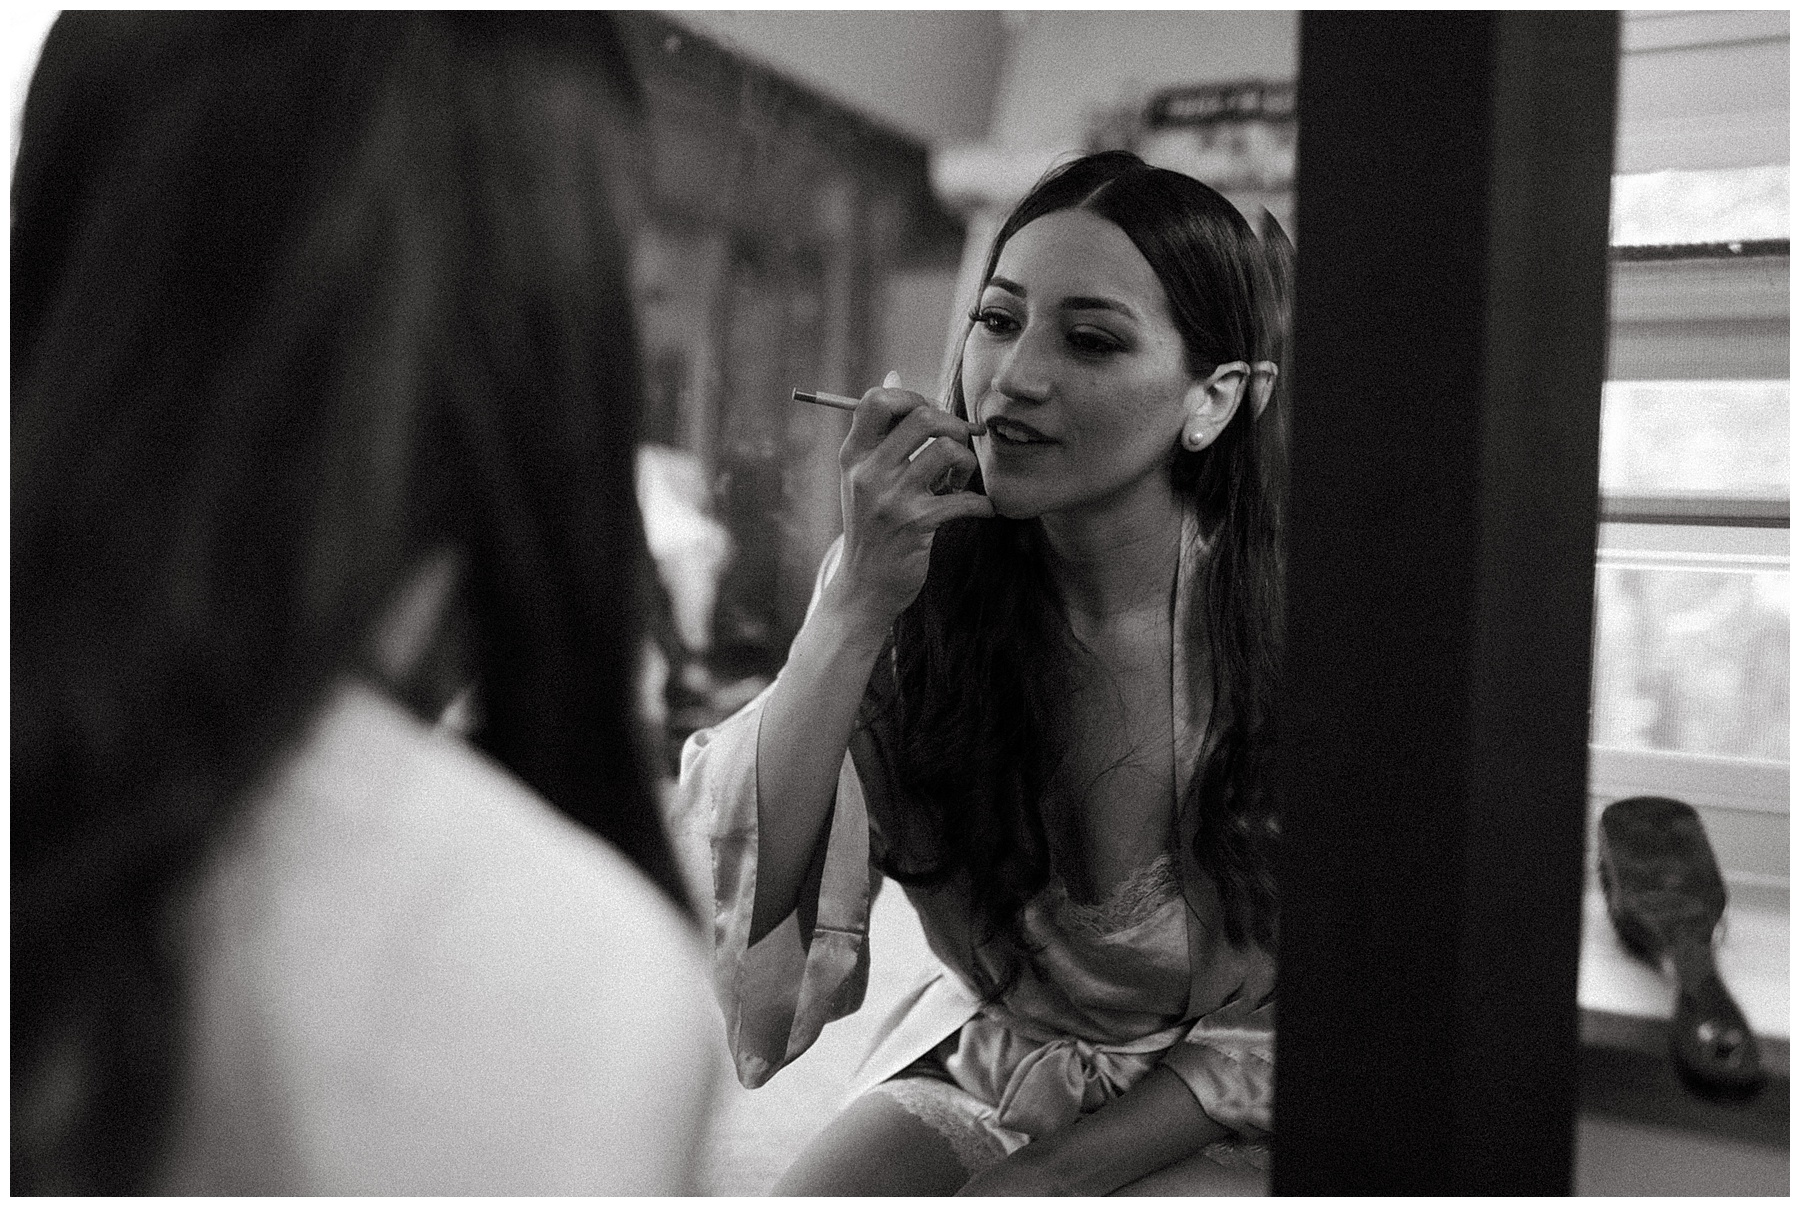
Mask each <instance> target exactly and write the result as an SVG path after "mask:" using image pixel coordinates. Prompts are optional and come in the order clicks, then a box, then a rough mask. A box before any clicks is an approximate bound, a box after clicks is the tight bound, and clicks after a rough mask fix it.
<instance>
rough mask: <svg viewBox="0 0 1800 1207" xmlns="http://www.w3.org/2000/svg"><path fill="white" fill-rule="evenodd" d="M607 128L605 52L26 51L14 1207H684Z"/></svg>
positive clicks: (372, 43)
mask: <svg viewBox="0 0 1800 1207" xmlns="http://www.w3.org/2000/svg"><path fill="white" fill-rule="evenodd" d="M636 104H637V102H636V98H635V92H634V89H633V86H632V84H631V83H630V78H629V73H628V65H627V62H626V58H625V55H624V52H623V49H622V46H621V44H620V42H619V39H618V36H617V33H616V31H615V29H614V28H613V26H612V24H611V22H610V19H609V18H607V17H606V16H604V15H596V14H573V13H571V14H558V15H554V16H545V15H532V16H527V15H523V14H509V15H498V16H496V15H491V14H490V15H476V14H455V15H433V14H416V13H378V14H327V13H305V14H294V13H289V14H277V13H256V14H227V13H202V14H173V13H162V14H149V15H132V14H124V13H110V14H75V15H68V16H65V17H63V18H62V19H61V20H59V22H58V23H57V25H56V26H55V28H54V29H53V30H52V32H51V34H50V36H49V39H48V41H47V43H46V45H45V48H44V52H43V56H42V59H41V61H40V64H39V67H38V71H37V74H36V76H35V78H34V80H33V83H32V88H31V92H30V94H29V96H28V99H27V103H26V110H25V119H24V127H23V132H22V138H21V149H20V154H19V159H18V163H17V170H16V173H15V177H14V185H13V232H12V249H13V311H12V315H13V318H12V324H13V325H12V339H13V343H12V350H13V361H12V364H13V377H12V385H13V428H12V437H13V564H12V570H13V630H12V640H13V664H12V666H13V696H12V743H13V745H12V756H13V762H12V810H13V812H12V1004H13V1014H12V1176H13V1181H12V1189H13V1191H14V1192H15V1193H118V1192H159V1193H199V1194H212V1193H231V1194H267V1193H340V1194H341V1193H468V1192H481V1193H512V1194H520V1193H563V1194H571V1193H601V1194H604V1193H691V1192H692V1191H693V1190H694V1185H693V1182H692V1176H693V1175H692V1164H693V1160H692V1154H693V1151H694V1148H695V1145H696V1142H697V1139H698V1135H697V1133H698V1131H699V1129H701V1128H702V1127H703V1126H704V1123H705V1120H706V1116H707V1113H708V1110H709V1108H710V1104H711V1098H712V1093H713V1089H714V1085H715V1080H716V1079H715V1066H716V1063H717V1061H716V1058H715V1057H714V1056H713V1055H712V1049H711V1043H710V1042H709V1038H710V1030H711V1027H712V1026H714V1025H716V1023H714V1022H713V1021H712V1020H713V1019H714V1018H715V1017H716V1016H715V1015H713V1013H712V1010H713V1008H712V1006H711V1004H710V1001H709V993H708V990H707V988H706V982H705V971H704V957H703V954H702V949H701V947H700V942H701V940H700V937H699V933H698V931H697V929H696V927H695V924H694V919H693V916H692V913H691V907H690V905H689V904H688V902H687V900H686V898H685V894H684V891H683V889H682V886H681V883H680V880H679V875H678V872H677V868H676V863H675V861H674V859H673V858H672V856H671V853H670V849H669V844H668V841H667V838H666V837H665V834H664V832H663V830H662V828H661V824H660V821H659V818H658V813H657V810H656V808H655V806H654V802H653V799H652V784H653V781H652V778H651V775H650V772H649V769H648V764H647V760H646V757H645V753H644V751H643V749H642V747H643V745H644V739H643V735H641V734H639V733H638V732H637V729H638V721H637V719H636V718H635V717H634V715H633V701H634V692H633V686H632V685H633V676H634V671H635V667H636V665H637V658H638V653H639V636H640V631H641V626H640V617H639V612H640V608H641V603H640V600H641V595H640V583H641V581H642V580H641V571H642V568H643V567H644V566H646V565H647V564H648V557H647V554H646V552H645V549H644V543H643V542H644V538H643V534H642V530H641V526H640V523H639V518H638V511H637V507H636V504H635V501H634V497H633V487H632V457H633V448H634V444H635V423H636V398H637V385H638V376H637V364H636V359H635V353H634V348H633V340H632V326H631V315H630V312H629V306H628V301H627V293H626V279H625V255H624V246H623V238H622V235H621V233H620V230H619V227H618V225H617V224H616V222H615V220H614V210H615V208H616V206H615V202H616V197H617V194H616V190H617V189H618V187H619V183H620V177H621V168H622V167H623V166H624V161H625V160H626V159H628V158H629V155H628V151H629V148H630V146H631V144H632V135H631V134H630V126H631V122H632V121H633V119H634V117H635V108H636ZM469 685H473V698H474V700H475V702H476V703H475V707H474V708H473V710H472V718H473V719H472V720H471V721H470V722H469V724H468V726H467V729H468V732H467V736H466V737H465V736H464V735H463V734H462V733H460V732H459V731H458V728H457V727H456V726H454V725H449V724H440V723H438V721H439V719H440V717H442V716H444V714H445V712H446V709H447V706H448V705H449V704H450V703H451V700H452V697H453V696H455V695H457V694H458V693H459V691H460V689H462V688H464V687H466V686H469ZM452 711H454V710H452ZM464 711H465V712H467V711H470V710H464Z"/></svg>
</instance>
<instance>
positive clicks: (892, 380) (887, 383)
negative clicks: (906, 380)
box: [881, 369, 900, 390]
mask: <svg viewBox="0 0 1800 1207" xmlns="http://www.w3.org/2000/svg"><path fill="white" fill-rule="evenodd" d="M881 388H882V389H884V390H898V389H899V388H900V370H898V369H890V370H888V375H887V376H886V377H884V378H882V379H881Z"/></svg>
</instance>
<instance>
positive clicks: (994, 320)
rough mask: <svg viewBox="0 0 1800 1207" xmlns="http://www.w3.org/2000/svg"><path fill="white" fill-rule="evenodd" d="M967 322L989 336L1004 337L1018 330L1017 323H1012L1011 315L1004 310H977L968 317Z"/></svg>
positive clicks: (990, 308) (992, 308)
mask: <svg viewBox="0 0 1800 1207" xmlns="http://www.w3.org/2000/svg"><path fill="white" fill-rule="evenodd" d="M969 320H970V321H971V322H973V323H974V324H975V325H976V326H978V327H981V328H983V329H984V330H986V331H987V332H988V333H989V334H990V335H1006V334H1007V333H1009V332H1011V331H1014V330H1017V328H1018V323H1016V322H1014V321H1013V316H1012V315H1010V314H1008V313H1006V311H1004V310H996V309H995V308H994V307H992V306H990V307H988V308H987V309H986V310H977V311H976V312H975V313H973V314H971V315H970V316H969Z"/></svg>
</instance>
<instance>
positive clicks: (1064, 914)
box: [1053, 854, 1181, 939]
mask: <svg viewBox="0 0 1800 1207" xmlns="http://www.w3.org/2000/svg"><path fill="white" fill-rule="evenodd" d="M1053 885H1054V888H1055V892H1056V899H1055V906H1054V913H1055V917H1056V922H1057V925H1058V926H1060V927H1062V929H1063V931H1064V933H1066V934H1071V935H1083V936H1085V937H1087V938H1092V939H1103V938H1105V937H1106V936H1108V935H1114V934H1118V933H1119V932H1121V931H1126V930H1130V929H1131V928H1132V927H1134V926H1137V925H1140V924H1142V923H1144V922H1147V921H1149V920H1150V918H1151V917H1153V916H1154V915H1155V914H1156V912H1157V911H1158V910H1160V909H1162V907H1163V906H1164V905H1166V904H1168V903H1169V902H1170V901H1172V900H1174V899H1175V898H1178V897H1180V896H1181V876H1180V873H1179V872H1178V871H1177V869H1176V866H1175V857H1174V856H1173V855H1167V854H1164V855H1158V856H1157V857H1156V858H1155V859H1152V860H1151V861H1150V862H1149V863H1145V864H1140V865H1139V866H1138V867H1136V868H1134V869H1132V871H1131V874H1130V875H1128V876H1126V877H1125V879H1123V880H1121V881H1120V882H1119V883H1118V884H1117V885H1115V886H1114V887H1113V889H1112V891H1111V892H1109V893H1107V894H1106V896H1104V897H1102V898H1101V899H1100V900H1098V901H1096V902H1094V903H1093V904H1091V905H1089V904H1084V903H1083V902H1080V901H1076V900H1075V899H1074V898H1072V897H1070V896H1069V893H1068V889H1067V888H1066V887H1064V886H1063V884H1062V883H1061V882H1060V881H1054V882H1053Z"/></svg>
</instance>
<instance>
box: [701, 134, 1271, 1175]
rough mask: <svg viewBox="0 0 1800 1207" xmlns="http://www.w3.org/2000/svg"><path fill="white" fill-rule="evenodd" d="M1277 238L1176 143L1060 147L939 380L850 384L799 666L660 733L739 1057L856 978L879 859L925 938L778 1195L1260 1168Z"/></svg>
mask: <svg viewBox="0 0 1800 1207" xmlns="http://www.w3.org/2000/svg"><path fill="white" fill-rule="evenodd" d="M1269 243H1270V246H1268V247H1265V246H1264V244H1262V243H1259V241H1258V239H1257V238H1256V236H1255V234H1254V233H1253V232H1252V231H1251V229H1250V227H1249V225H1248V224H1247V223H1246V222H1245V221H1244V220H1243V218H1242V217H1241V216H1240V215H1238V214H1237V212H1236V211H1235V210H1234V209H1233V208H1232V207H1231V205H1230V204H1229V203H1228V202H1227V201H1225V200H1224V199H1223V198H1222V197H1220V196H1219V195H1218V194H1217V193H1215V192H1213V191H1212V190H1211V189H1208V188H1207V187H1206V186H1204V185H1201V184H1199V183H1198V182H1196V181H1193V180H1191V179H1189V178H1187V177H1185V176H1181V175H1178V174H1176V173H1173V172H1168V171H1163V170H1160V169H1154V168H1150V167H1147V166H1146V165H1144V164H1143V163H1142V162H1141V161H1139V160H1137V159H1136V158H1135V157H1134V156H1131V155H1128V154H1124V153H1120V152H1109V153H1103V154H1099V155H1093V156H1089V157H1087V158H1085V159H1081V160H1078V161H1076V162H1074V163H1072V164H1069V165H1067V166H1065V167H1063V168H1061V169H1059V170H1058V171H1056V172H1053V173H1052V174H1051V175H1050V176H1048V177H1046V178H1045V180H1043V181H1042V182H1040V183H1039V185H1038V186H1037V187H1036V188H1035V189H1034V190H1033V191H1032V193H1031V194H1030V195H1029V196H1028V197H1027V198H1026V199H1025V200H1024V201H1023V202H1021V203H1020V205H1019V207H1018V208H1017V209H1016V210H1015V211H1014V213H1013V214H1012V215H1011V217H1010V218H1009V219H1008V220H1007V222H1006V224H1005V225H1004V226H1003V227H1002V228H1001V231H1000V233H999V235H998V237H997V238H996V241H995V246H994V249H993V251H992V253H991V254H990V256H989V259H988V263H987V266H986V271H985V272H984V274H983V281H982V289H981V294H980V298H979V300H978V303H977V306H976V309H975V312H974V313H973V315H972V316H971V326H970V328H969V332H968V335H967V338H966V342H965V344H964V347H963V353H962V358H961V364H960V367H959V371H958V375H957V380H956V382H955V384H954V386H953V389H952V397H951V401H952V410H951V411H949V412H947V411H944V410H941V409H939V408H937V407H935V406H933V405H931V404H930V403H929V402H927V401H926V400H925V399H923V398H921V397H920V396H919V395H917V394H914V393H911V392H909V391H906V390H902V389H899V388H897V383H896V382H894V381H892V379H890V381H889V383H888V384H887V385H886V386H884V387H883V388H882V389H878V390H873V391H870V393H869V394H868V395H866V396H865V397H864V399H863V401H862V403H861V405H860V407H859V408H858V410H857V413H856V416H855V419H854V421H853V425H852V428H851V431H850V434H849V436H848V438H847V439H846V440H845V443H844V448H843V453H842V465H843V470H844V477H843V509H844V527H845V533H844V537H843V539H842V541H841V543H840V544H839V545H838V546H835V547H834V548H833V550H832V551H831V552H830V553H829V554H828V555H827V557H826V559H825V562H824V565H823V566H822V567H821V570H820V573H819V577H818V583H817V586H816V588H815V592H814V597H813V602H812V606H811V608H810V610H809V613H808V616H807V620H806V622H805V624H804V626H803V627H802V629H801V631H800V634H799V635H798V637H797V638H796V639H795V641H794V645H793V648H792V651H791V653H790V656H789V660H788V663H787V666H786V667H785V668H784V670H783V672H782V674H781V676H780V678H779V679H778V680H777V681H776V682H775V683H774V684H773V685H771V687H770V688H769V690H768V691H767V692H765V693H764V695H763V696H762V697H760V698H759V699H758V700H756V701H753V702H752V703H751V704H750V705H748V706H747V707H746V708H745V709H744V710H743V711H742V712H741V713H739V714H738V715H737V716H735V717H733V718H732V719H730V720H729V721H727V722H725V723H724V724H722V725H720V726H719V727H717V728H716V729H714V730H711V731H704V732H702V733H699V734H696V735H695V736H694V738H693V739H691V741H690V744H689V746H688V748H687V750H686V751H685V755H684V759H683V768H682V787H683V791H684V792H685V793H688V794H693V795H695V796H697V797H698V798H699V801H700V802H702V803H703V804H704V806H705V807H707V808H709V809H710V810H711V811H712V815H713V817H714V849H715V886H716V901H715V934H714V941H715V976H716V979H717V982H718V988H719V991H720V993H721V997H722V1000H723V1003H724V1006H725V1012H726V1025H727V1032H728V1038H729V1040H730V1043H731V1047H732V1052H733V1056H734V1058H735V1060H736V1062H737V1066H738V1073H739V1077H740V1079H741V1080H743V1081H744V1082H745V1084H747V1085H759V1084H761V1083H762V1082H763V1081H764V1080H766V1079H767V1078H768V1077H769V1076H771V1075H772V1074H773V1073H774V1072H775V1071H777V1070H778V1069H779V1068H780V1067H781V1065H782V1064H784V1063H785V1062H786V1061H788V1060H791V1059H792V1058H793V1057H795V1056H797V1055H798V1054H799V1053H800V1052H802V1051H804V1050H805V1048H806V1047H807V1046H808V1045H809V1044H810V1043H811V1042H812V1040H813V1039H814V1038H816V1036H817V1035H818V1032H819V1030H820V1028H821V1027H822V1026H823V1025H824V1023H825V1022H827V1021H828V1020H830V1019H832V1018H838V1017H842V1016H843V1015H845V1014H847V1013H849V1012H850V1011H852V1010H854V1009H855V1008H856V1007H857V1006H858V1005H859V1004H860V1001H861V996H862V991H863V986H864V985H865V983H866V977H867V961H868V958H869V956H868V951H867V916H868V907H869V902H870V900H871V897H872V891H873V887H874V881H875V874H876V873H878V874H880V875H886V876H888V877H890V878H892V879H895V880H897V881H899V882H900V883H901V884H902V885H903V886H904V888H905V890H906V892H907V894H908V896H909V898H910V899H911V901H912V904H913V905H914V907H915V908H916V910H917V911H918V914H919V917H920V921H921V924H922V926H923V927H924V930H925V934H926V938H927V940H928V942H929V944H930V947H931V949H932V952H933V954H934V955H935V956H936V957H937V958H938V960H940V961H941V962H942V965H943V968H942V969H941V970H939V971H937V972H935V973H934V975H933V976H932V977H931V978H930V979H929V980H927V981H926V983H924V984H922V985H921V986H919V987H918V989H917V990H916V991H915V992H913V993H911V994H909V995H908V996H907V997H906V998H905V999H904V1000H903V1001H902V1002H901V1004H900V1005H899V1006H898V1007H896V1009H895V1011H894V1013H893V1014H892V1015H891V1016H890V1018H889V1019H888V1020H887V1021H886V1022H885V1023H884V1025H883V1027H882V1029H881V1031H880V1034H879V1037H878V1039H877V1041H876V1043H875V1046H874V1048H873V1049H872V1051H871V1052H870V1054H869V1056H868V1057H867V1059H866V1060H865V1062H864V1065H863V1067H862V1069H861V1070H860V1071H859V1072H858V1074H857V1076H856V1077H855V1078H854V1080H853V1086H854V1088H855V1090H858V1091H863V1092H861V1093H860V1095H859V1096H855V1097H854V1100H853V1101H852V1103H851V1105H850V1106H849V1107H848V1108H847V1109H846V1110H845V1112H844V1113H843V1114H842V1115H841V1116H839V1118H838V1119H837V1120H836V1121H834V1122H833V1123H832V1124H831V1125H830V1126H829V1127H827V1128H826V1130H825V1131H824V1132H823V1133H821V1135H820V1136H819V1137H818V1138H817V1139H815V1140H814V1141H813V1143H812V1144H811V1145H810V1146H809V1148H808V1149H807V1150H806V1152H805V1153H803V1154H802V1156H801V1157H800V1159H799V1160H798V1161H797V1162H796V1163H795V1165H794V1166H793V1168H792V1169H790V1170H789V1171H788V1173H787V1174H786V1175H785V1176H784V1177H783V1179H782V1181H781V1182H780V1183H779V1184H778V1185H777V1187H776V1192H777V1193H791V1194H841V1193H872V1194H945V1193H952V1192H958V1191H960V1192H962V1193H969V1194H974V1193H995V1194H1043V1193H1076V1194H1106V1193H1112V1192H1115V1191H1119V1190H1121V1189H1126V1190H1128V1192H1129V1191H1130V1190H1137V1191H1142V1192H1146V1193H1170V1192H1176V1193H1207V1192H1211V1193H1229V1192H1233V1191H1237V1192H1245V1191H1255V1190H1258V1189H1260V1188H1261V1185H1262V1182H1263V1171H1264V1170H1266V1167H1267V1156H1266V1154H1267V1147H1266V1139H1267V1129H1268V1127H1269V1099H1270V1090H1271V1081H1272V1060H1273V1017H1272V1016H1273V984H1274V968H1273V962H1272V958H1271V955H1270V953H1271V952H1272V950H1273V945H1274V925H1275V912H1276V901H1275V894H1274V885H1273V879H1272V876H1271V873H1270V868H1269V863H1270V858H1271V848H1272V845H1273V842H1274V838H1275V827H1274V822H1273V818H1272V815H1271V806H1270V802H1269V791H1268V787H1267V759H1266V751H1267V750H1268V735H1267V727H1268V709H1269V700H1270V696H1271V694H1272V691H1273V681H1274V673H1275V668H1276V667H1277V665H1278V663H1279V650H1278V641H1279V627H1278V626H1279V617H1280V614H1281V613H1280V604H1281V595H1280V544H1279V519H1280V516H1279V509H1278V503H1279V488H1280V483H1281V473H1282V467H1283V451H1284V438H1283V432H1282V423H1283V419H1284V416H1283V414H1282V410H1283V407H1282V402H1281V395H1282V391H1281V390H1279V389H1278V388H1277V386H1278V383H1279V382H1280V368H1279V366H1280V364H1281V362H1282V360H1283V354H1284V343H1285V336H1284V322H1285V312H1286V304H1285V288H1286V282H1287V280H1288V278H1289V275H1290V274H1289V270H1288V263H1289V258H1288V248H1287V245H1286V243H1285V240H1283V239H1282V238H1281V236H1280V235H1279V232H1278V231H1277V232H1273V233H1272V235H1271V238H1270V240H1269ZM930 437H937V439H935V440H931V441H930V443H929V446H928V447H925V448H923V449H921V447H920V446H921V445H923V444H925V443H926V441H927V439H928V438H930ZM971 445H972V447H971ZM946 485H950V486H956V487H963V486H967V487H970V489H958V490H954V491H952V492H949V493H935V492H936V491H942V490H943V489H944V487H945V486H946ZM865 685H866V686H865ZM1151 1175H1156V1177H1155V1178H1151V1179H1150V1180H1148V1181H1147V1180H1145V1179H1147V1178H1150V1176H1151ZM1170 1178H1175V1179H1177V1180H1176V1181H1170V1180H1169V1179H1170Z"/></svg>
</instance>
